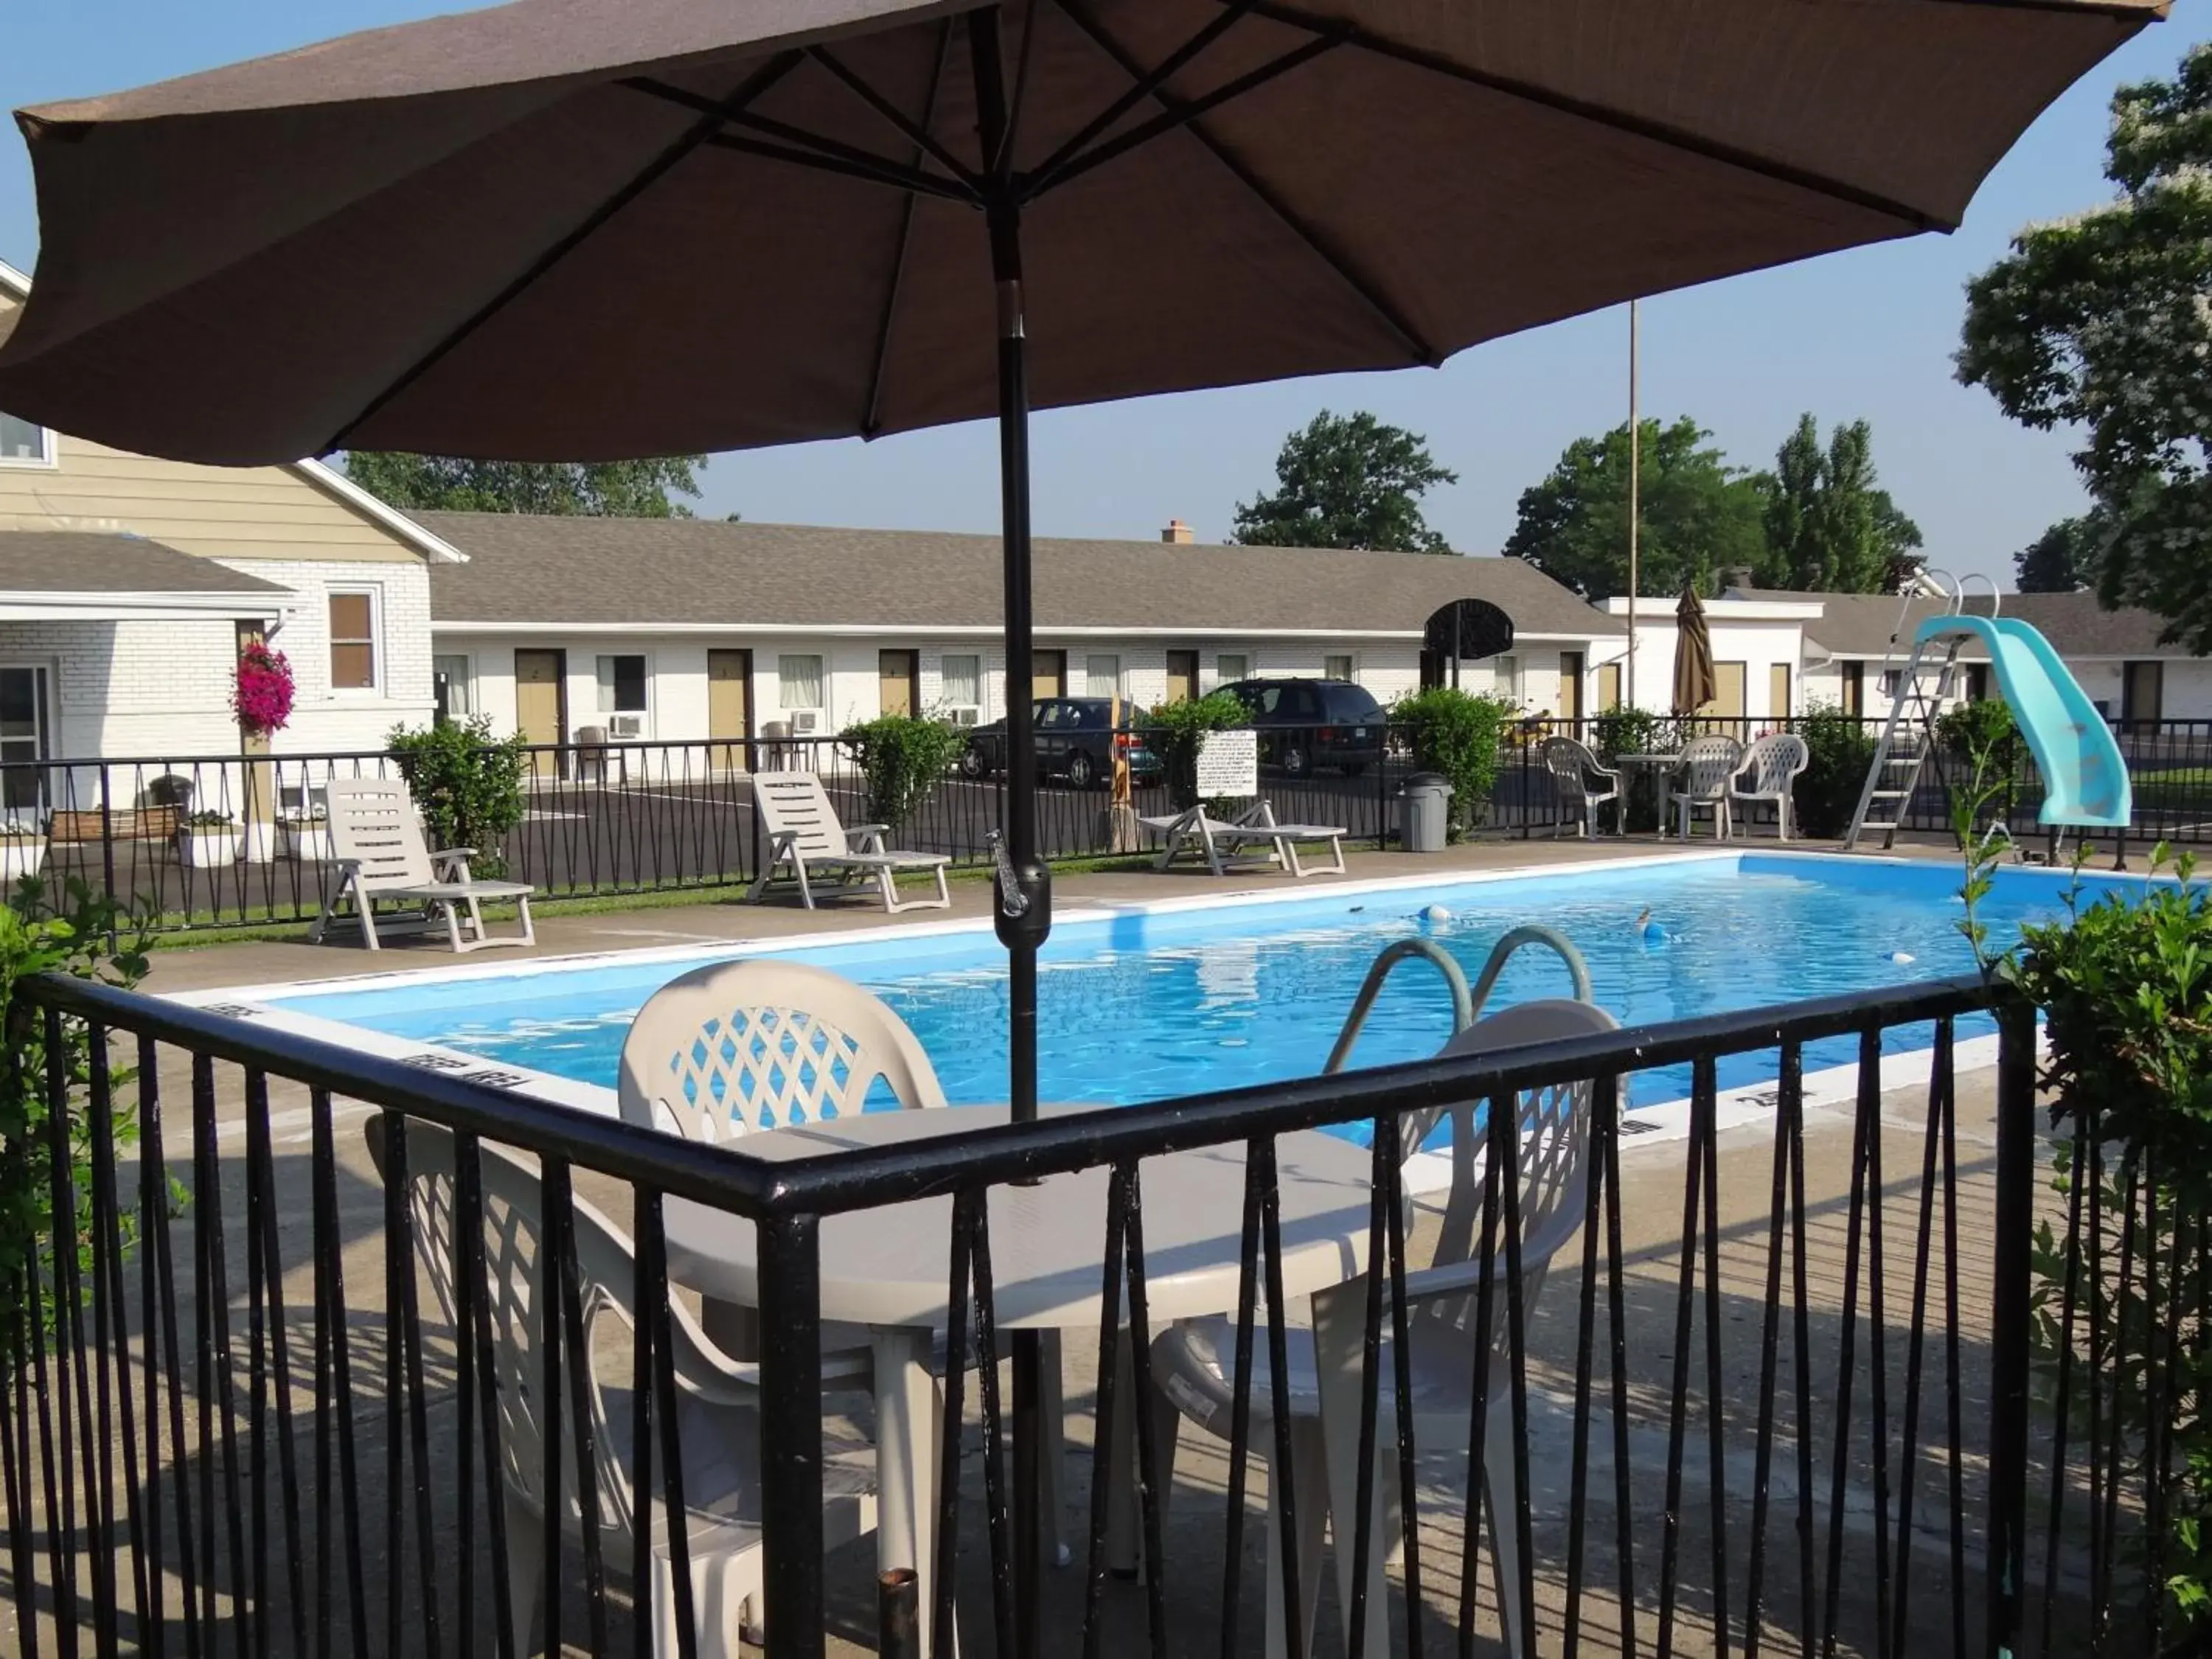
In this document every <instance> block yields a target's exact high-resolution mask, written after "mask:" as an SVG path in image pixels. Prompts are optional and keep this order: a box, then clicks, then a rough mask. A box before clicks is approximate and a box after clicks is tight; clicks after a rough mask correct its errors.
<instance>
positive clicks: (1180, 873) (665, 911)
mask: <svg viewBox="0 0 2212 1659" xmlns="http://www.w3.org/2000/svg"><path fill="white" fill-rule="evenodd" d="M1715 850H1724V851H1730V852H1754V853H1771V852H1774V851H1777V850H1781V851H1787V852H1811V853H1834V852H1838V850H1839V849H1838V848H1837V846H1836V845H1835V843H1834V842H1815V841H1794V842H1789V843H1787V844H1786V846H1784V847H1782V848H1778V847H1777V844H1776V843H1775V842H1773V841H1772V840H1771V839H1769V838H1761V839H1759V840H1756V841H1753V840H1747V839H1738V840H1735V841H1732V842H1725V843H1723V844H1722V845H1721V847H1720V848H1718V849H1716V846H1715V843H1713V842H1710V841H1706V840H1702V839H1701V840H1699V841H1697V842H1692V843H1690V844H1689V845H1688V846H1687V847H1685V846H1684V844H1683V843H1681V842H1672V841H1667V842H1662V841H1660V840H1658V839H1657V838H1656V837H1654V836H1632V837H1630V838H1628V839H1626V840H1622V839H1620V838H1605V839H1601V840H1596V841H1576V840H1564V839H1563V840H1559V841H1553V840H1549V839H1544V840H1536V839H1531V840H1528V841H1517V840H1512V841H1509V840H1497V841H1488V840H1485V841H1475V842H1464V843H1462V845H1460V846H1457V847H1454V848H1449V850H1447V851H1445V852H1443V853H1437V854H1412V853H1377V852H1372V851H1368V852H1358V851H1353V850H1350V849H1347V850H1346V859H1345V861H1346V866H1348V873H1347V874H1346V876H1345V877H1342V878H1336V877H1314V878H1309V879H1308V880H1306V881H1304V882H1301V883H1293V882H1291V881H1290V880H1289V879H1288V878H1285V877H1282V876H1279V875H1273V874H1270V873H1267V872H1252V871H1246V872H1240V873H1238V874H1236V875H1231V876H1218V877H1217V876H1209V875H1207V874H1206V873H1205V872H1202V871H1198V870H1194V869H1192V868H1191V867H1189V866H1179V867H1177V868H1176V870H1173V871H1170V872H1161V871H1156V870H1151V869H1145V870H1130V871H1110V872H1109V871H1093V872H1083V873H1079V874H1073V875H1063V876H1060V877H1059V878H1056V880H1055V881H1054V887H1053V903H1054V908H1055V909H1057V910H1059V911H1062V912H1065V911H1069V910H1073V909H1077V908H1081V907H1083V906H1085V905H1099V906H1123V905H1129V904H1140V903H1145V902H1158V901H1159V900H1162V899H1174V898H1191V897H1197V896H1202V895H1221V896H1227V895H1231V894H1238V893H1268V894H1280V893H1282V892H1284V891H1285V890H1289V889H1295V890H1297V891H1299V892H1302V893H1310V894H1312V895H1314V896H1320V895H1322V894H1324V893H1326V892H1327V890H1328V889H1329V888H1330V887H1331V886H1333V885H1335V884H1339V883H1340V881H1343V880H1354V881H1358V880H1375V879H1378V878H1393V877H1396V878H1404V877H1408V876H1432V877H1434V878H1436V879H1437V881H1439V882H1447V881H1450V880H1453V879H1455V878H1458V877H1461V876H1465V875H1472V874H1480V873H1492V872H1501V871H1508V870H1549V869H1559V868H1561V867H1565V866H1573V865H1578V864H1594V863H1602V862H1605V861H1607V860H1619V859H1625V858H1650V857H1655V856H1656V857H1671V856H1678V855H1680V854H1685V853H1687V854H1692V855H1705V854H1711V853H1712V852H1713V851H1715ZM1867 856H1876V855H1873V854H1869V855H1867ZM1893 856H1897V857H1911V858H1929V859H1938V860H1955V859H1956V858H1957V857H1958V852H1957V849H1956V848H1954V847H1953V846H1952V845H1951V843H1950V842H1948V840H1944V841H1935V840H1932V839H1931V840H1923V841H1919V842H1914V843H1912V844H1910V845H1908V844H1907V843H1906V842H1905V840H1904V839H1902V838H1900V839H1899V844H1898V846H1897V848H1896V849H1895V852H1894V854H1893ZM951 894H952V907H951V909H949V910H910V911H908V912H905V913H904V914H902V915H896V916H886V915H884V911H883V906H882V904H881V902H879V901H878V899H877V898H876V897H875V896H874V894H873V892H872V891H869V892H867V893H866V894H854V895H852V896H846V897H842V898H837V899H831V900H828V901H825V902H823V905H822V906H821V908H818V909H814V910H808V909H805V908H803V907H801V906H800V905H799V903H798V902H796V901H795V900H793V899H790V898H787V897H778V898H775V899H772V900H769V901H767V902H762V903H759V904H747V903H744V902H741V901H739V900H736V899H729V898H724V899H719V900H716V901H714V902H702V903H697V904H669V903H667V902H665V901H664V902H658V903H655V904H653V905H650V906H641V907H640V908H636V909H629V910H602V909H593V910H588V911H580V912H576V913H572V914H569V915H562V914H560V913H559V912H558V910H557V909H556V911H555V913H554V914H552V915H544V916H541V917H540V918H539V919H538V944H537V945H536V946H535V947H534V948H532V949H528V950H522V949H515V950H500V951H484V952H480V953H477V954H475V955H472V956H471V957H468V958H467V960H469V961H470V962H471V963H494V964H495V963H500V962H512V961H518V960H522V959H526V958H528V957H562V956H580V955H594V954H599V953H601V952H605V951H635V950H644V949H650V948H653V947H656V946H658V947H661V948H664V949H665V948H667V947H669V946H680V945H715V944H719V943H722V942H724V941H727V942H730V943H732V944H736V943H744V942H749V941H754V940H760V939H781V938H788V937H792V936H794V935H798V934H802V933H805V934H821V933H844V932H863V931H866V930H867V929H869V928H876V927H891V926H906V925H908V924H911V923H914V922H917V921H943V920H947V919H951V920H959V919H969V920H978V919H981V918H982V917H985V916H987V915H989V914H990V896H991V888H990V885H989V884H988V883H987V882H985V881H982V880H981V879H975V878H970V879H956V880H954V881H953V882H952V883H951ZM356 937H357V936H356V934H355V933H354V931H353V930H352V928H350V927H343V928H340V929H337V930H336V931H335V932H334V933H333V936H332V938H331V941H330V942H329V943H327V944H324V945H310V944H307V942H306V941H305V940H292V939H282V940H239V941H228V942H226V941H221V940H217V941H215V942H212V943H210V944H206V945H190V946H184V947H179V948H175V949H164V950H160V951H155V952H154V953H153V958H152V961H153V969H152V972H151V974H150V975H149V978H148V981H147V985H146V988H147V989H148V990H149V991H154V992H157V993H168V992H179V991H205V990H214V989H217V988H220V987H228V986H235V985H273V984H281V983H293V982H300V981H309V980H328V979H342V978H345V977H347V976H349V975H356V974H367V973H389V972H392V971H394V970H404V969H409V968H417V967H419V968H437V967H450V966H451V965H452V964H453V963H454V961H455V960H456V959H457V958H456V957H454V956H453V952H452V951H450V950H448V949H447V946H446V945H445V942H444V935H443V933H437V934H427V933H426V934H422V935H419V936H415V937H409V936H407V935H405V934H404V933H396V932H393V931H391V930H387V932H386V943H385V948H384V950H383V951H380V952H378V953H377V954H375V955H371V954H370V953H369V952H368V951H365V950H363V949H362V948H361V946H360V945H359V944H358V943H357V942H356Z"/></svg>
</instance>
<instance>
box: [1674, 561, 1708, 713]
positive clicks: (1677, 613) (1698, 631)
mask: <svg viewBox="0 0 2212 1659" xmlns="http://www.w3.org/2000/svg"><path fill="white" fill-rule="evenodd" d="M1674 629H1675V634H1674V712H1675V713H1676V714H1696V713H1697V712H1698V711H1699V709H1701V708H1704V707H1705V705H1706V704H1707V703H1709V702H1711V701H1712V700H1713V697H1714V695H1715V694H1716V692H1717V690H1719V684H1718V682H1717V679H1716V678H1715V676H1714V673H1713V634H1712V629H1711V628H1709V627H1707V626H1706V624H1705V601H1703V600H1702V599H1699V597H1698V590H1697V589H1696V588H1695V587H1694V586H1691V587H1685V588H1684V589H1683V590H1682V598H1681V600H1680V603H1679V604H1677V605H1675V607H1674Z"/></svg>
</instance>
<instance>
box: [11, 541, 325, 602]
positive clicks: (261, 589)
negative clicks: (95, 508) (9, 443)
mask: <svg viewBox="0 0 2212 1659" xmlns="http://www.w3.org/2000/svg"><path fill="white" fill-rule="evenodd" d="M290 591H291V590H290V589H289V588H287V587H285V586H283V585H282V584H280V583H277V582H270V581H264V580H262V579H261V578H260V577H258V576H242V575H240V574H239V573H238V572H237V571H235V570H232V569H228V568H226V567H224V566H222V565H220V564H217V563H216V562H215V561H214V560H213V559H203V558H198V557H196V556H193V555H191V554H190V553H179V551H178V550H176V549H175V548H173V547H168V546H165V545H164V544H161V543H160V542H153V541H148V540H147V539H146V538H144V537H143V536H126V535H122V534H119V533H117V532H100V531H89V530H0V593H240V594H252V595H267V594H271V593H286V592H290Z"/></svg>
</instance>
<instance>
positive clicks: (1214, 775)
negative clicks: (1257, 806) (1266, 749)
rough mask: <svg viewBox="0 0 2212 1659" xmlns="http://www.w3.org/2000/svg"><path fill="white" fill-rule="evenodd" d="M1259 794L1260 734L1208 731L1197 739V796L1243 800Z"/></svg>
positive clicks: (1212, 798)
mask: <svg viewBox="0 0 2212 1659" xmlns="http://www.w3.org/2000/svg"><path fill="white" fill-rule="evenodd" d="M1258 793H1260V734H1259V733H1258V732H1249V731H1248V732H1206V734H1205V735H1203V736H1202V737H1200V738H1199V740H1198V798H1199V799H1200V800H1220V799H1230V798H1235V799H1242V798H1243V797H1246V796H1250V795H1256V794H1258Z"/></svg>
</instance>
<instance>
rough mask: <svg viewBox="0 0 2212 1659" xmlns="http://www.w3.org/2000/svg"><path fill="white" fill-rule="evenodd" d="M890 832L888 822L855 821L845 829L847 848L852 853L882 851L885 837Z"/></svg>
mask: <svg viewBox="0 0 2212 1659" xmlns="http://www.w3.org/2000/svg"><path fill="white" fill-rule="evenodd" d="M889 834H890V825H889V824H888V823H855V824H850V825H848V826H847V828H846V830H845V849H846V851H848V852H851V853H882V852H883V851H884V850H885V849H884V836H887V835H889Z"/></svg>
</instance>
